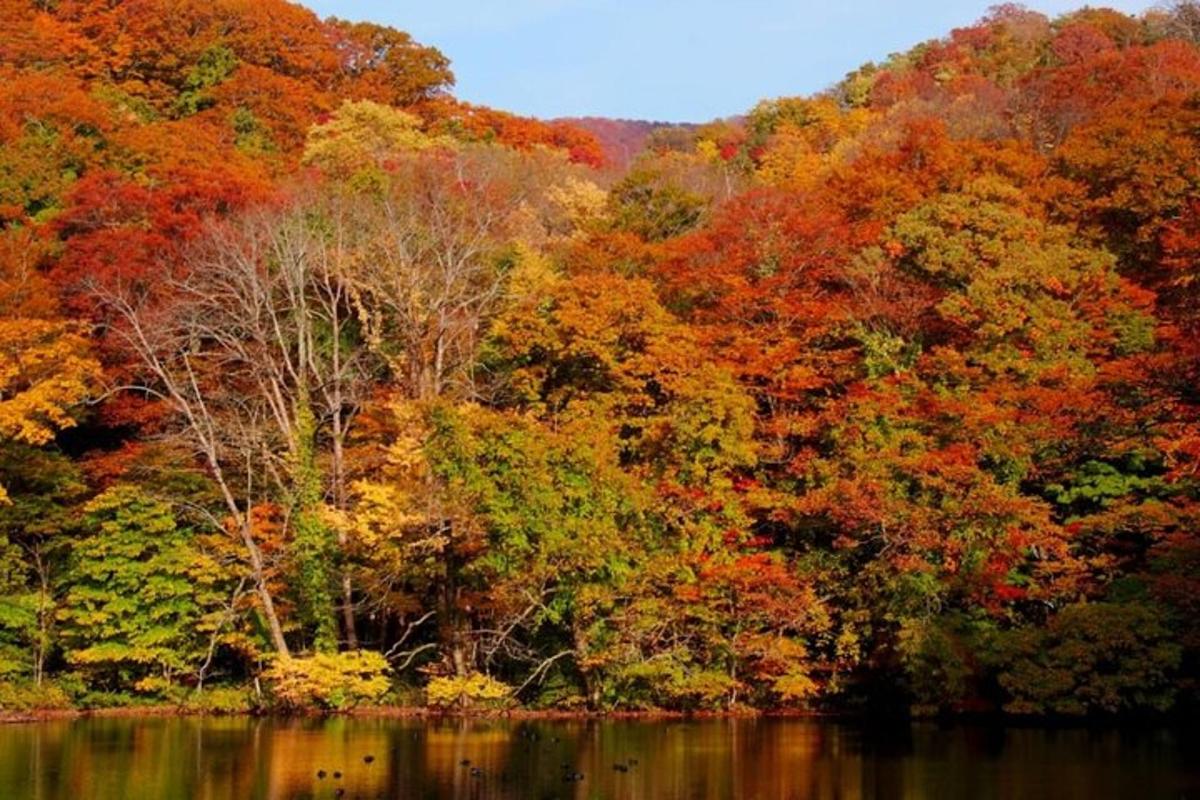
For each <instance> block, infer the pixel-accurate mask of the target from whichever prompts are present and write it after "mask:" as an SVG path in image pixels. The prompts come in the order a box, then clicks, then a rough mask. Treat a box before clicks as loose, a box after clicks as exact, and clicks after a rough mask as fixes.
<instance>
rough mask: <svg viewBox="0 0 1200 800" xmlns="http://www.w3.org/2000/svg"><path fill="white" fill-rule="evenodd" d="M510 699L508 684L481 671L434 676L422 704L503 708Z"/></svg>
mask: <svg viewBox="0 0 1200 800" xmlns="http://www.w3.org/2000/svg"><path fill="white" fill-rule="evenodd" d="M511 700H512V688H511V687H509V686H506V685H504V684H503V683H501V682H500V681H498V680H496V679H495V678H493V677H491V676H490V675H484V674H483V673H480V672H473V673H471V674H469V675H464V676H461V677H457V676H441V677H436V678H433V679H431V680H430V681H429V683H428V684H426V686H425V703H426V704H427V705H429V706H431V707H433V708H440V709H480V708H484V709H497V708H504V707H505V706H507V705H508V704H509V703H510V702H511Z"/></svg>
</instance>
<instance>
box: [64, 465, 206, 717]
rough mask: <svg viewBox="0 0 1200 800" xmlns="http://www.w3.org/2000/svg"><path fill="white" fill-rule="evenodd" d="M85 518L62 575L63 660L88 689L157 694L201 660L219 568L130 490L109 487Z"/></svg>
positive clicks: (160, 507) (160, 508)
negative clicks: (83, 678) (86, 680)
mask: <svg viewBox="0 0 1200 800" xmlns="http://www.w3.org/2000/svg"><path fill="white" fill-rule="evenodd" d="M85 511H86V512H87V515H88V516H87V518H86V520H85V527H84V530H83V532H82V535H81V536H79V537H78V538H76V539H75V540H74V541H73V542H72V543H71V556H70V562H69V566H68V568H67V570H66V572H65V574H64V575H63V576H62V581H63V585H64V593H63V603H62V607H61V608H60V610H59V612H58V618H59V622H60V626H61V642H62V646H63V648H64V651H65V655H66V659H67V661H68V662H69V663H71V664H72V665H73V666H75V667H77V668H79V669H80V670H81V671H82V672H84V674H85V675H87V676H89V682H91V683H92V685H93V686H97V687H100V686H106V687H108V688H113V689H119V690H123V689H128V688H132V689H135V690H137V691H140V692H147V693H156V692H161V691H165V690H167V689H169V688H170V687H171V686H173V685H174V684H175V683H176V682H177V681H178V680H179V679H180V678H181V677H183V676H187V675H190V674H192V673H193V672H194V671H196V670H197V668H198V667H199V665H200V663H201V662H202V661H203V658H204V652H205V651H204V646H205V644H206V642H205V640H204V638H203V634H204V633H205V627H206V625H211V624H212V622H211V620H206V619H205V617H206V615H208V614H209V613H211V612H212V611H213V608H214V606H215V605H216V603H217V601H218V599H219V597H220V580H221V577H222V575H221V571H220V570H219V569H218V568H217V565H216V564H215V562H214V561H213V560H212V559H210V558H208V557H206V556H205V554H203V553H202V552H200V551H199V550H197V549H196V548H195V546H194V545H193V544H192V537H191V534H190V532H189V531H187V530H186V529H182V528H180V527H179V526H178V524H177V523H176V520H175V518H174V516H173V515H172V514H171V512H170V509H169V508H168V507H167V506H166V505H165V504H163V503H162V502H159V501H155V500H152V499H150V498H147V497H145V496H143V495H142V493H141V492H140V491H139V490H138V489H137V488H136V487H133V486H115V487H113V488H111V489H109V490H108V491H106V492H104V493H103V494H101V495H100V496H99V497H97V498H95V499H94V500H92V501H91V502H90V503H88V504H87V505H86V506H85Z"/></svg>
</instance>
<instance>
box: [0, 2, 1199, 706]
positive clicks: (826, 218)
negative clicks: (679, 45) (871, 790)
mask: <svg viewBox="0 0 1200 800" xmlns="http://www.w3.org/2000/svg"><path fill="white" fill-rule="evenodd" d="M1196 20H1200V7H1198V6H1197V5H1196V4H1195V3H1192V2H1180V3H1176V4H1173V5H1172V6H1170V7H1169V8H1164V9H1157V10H1154V11H1152V12H1148V13H1146V14H1144V15H1142V16H1137V17H1134V16H1128V15H1124V14H1121V13H1118V12H1115V11H1111V10H1103V9H1091V8H1085V9H1083V10H1080V11H1077V12H1073V13H1070V14H1066V15H1063V16H1061V17H1058V18H1055V19H1050V18H1048V17H1046V16H1044V15H1042V14H1038V13H1036V12H1033V11H1029V10H1026V9H1024V8H1021V7H1018V6H1012V5H1005V6H1000V7H997V8H995V9H993V10H992V12H990V13H989V15H988V16H986V17H985V18H984V19H982V20H980V21H979V22H978V23H976V24H974V25H971V26H969V27H965V28H962V29H958V30H954V31H951V32H949V33H948V34H947V35H946V36H945V37H943V38H939V39H936V40H932V41H928V42H924V43H920V44H916V45H915V46H914V47H913V48H911V49H910V50H908V51H906V52H904V53H899V54H894V55H892V56H888V57H887V58H886V59H884V60H882V61H881V62H880V63H875V64H867V65H864V66H863V67H861V68H860V69H858V70H856V71H854V72H853V73H852V74H850V75H848V76H847V77H846V78H845V79H844V80H843V81H841V82H839V83H838V84H837V85H836V86H834V87H832V88H831V89H830V90H828V91H826V92H822V93H819V94H817V95H814V96H808V97H782V98H773V99H766V100H764V101H762V102H761V103H759V104H758V105H756V106H755V107H754V108H752V109H748V110H747V111H746V113H745V114H743V115H741V116H738V117H735V118H731V119H728V120H718V121H714V122H711V123H707V124H704V125H697V126H665V125H661V124H659V123H650V122H636V121H634V122H631V121H622V120H603V119H594V118H585V119H578V120H565V121H555V122H542V121H537V120H532V119H527V118H522V117H520V116H516V115H512V114H509V113H506V112H504V111H502V110H496V109H490V108H485V107H480V106H472V105H468V104H466V103H463V102H461V101H459V100H457V99H456V98H455V97H454V96H453V93H452V89H453V73H452V70H451V65H450V64H449V63H448V62H447V60H446V58H445V57H444V56H443V55H442V54H441V53H439V52H438V51H437V50H436V49H433V48H430V47H428V46H424V45H422V44H420V43H417V42H415V41H413V40H412V39H411V37H409V36H408V35H407V34H405V33H403V32H401V31H398V30H395V29H392V28H387V27H383V26H377V25H372V24H366V23H361V24H360V23H355V24H350V23H346V22H341V21H338V20H332V19H331V20H321V19H318V18H317V17H316V16H315V15H314V14H312V13H311V12H309V11H308V10H306V9H304V8H302V7H301V6H298V5H294V4H291V3H286V2H283V0H262V1H261V2H253V3H250V2H244V1H243V0H124V1H123V2H109V1H108V0H105V1H104V2H100V1H99V0H59V2H56V3H45V2H32V0H0V565H3V569H0V710H13V709H18V710H20V709H29V708H66V707H77V708H94V707H106V706H121V705H142V704H147V703H169V704H173V705H174V706H176V707H182V708H191V709H195V710H221V711H230V710H235V711H247V710H251V709H255V710H266V709H277V710H287V711H295V710H300V709H314V708H315V709H321V710H326V711H329V710H335V711H336V710H343V709H346V708H349V707H353V706H355V705H366V704H377V703H385V702H387V703H397V704H399V703H407V704H413V703H425V704H427V705H429V706H431V707H434V708H438V709H443V710H445V709H452V710H463V709H468V710H471V709H473V710H499V709H507V708H511V707H513V706H518V705H523V706H528V707H532V708H539V709H559V710H571V711H580V710H605V711H607V710H616V709H633V710H647V709H671V710H678V711H688V712H690V711H697V710H726V711H743V710H748V709H760V710H763V709H772V710H773V709H790V710H801V709H802V710H847V709H851V710H863V709H866V710H870V711H904V712H910V713H914V714H937V713H944V714H954V713H965V712H994V713H997V714H1001V713H1003V714H1013V715H1022V716H1033V717H1044V718H1052V717H1064V716H1068V717H1079V716H1087V715H1093V716H1102V715H1122V714H1124V715H1158V714H1165V713H1180V714H1185V713H1190V712H1191V711H1194V710H1195V708H1196V706H1197V703H1198V702H1200V693H1198V688H1200V687H1198V686H1197V684H1196V682H1195V675H1196V674H1197V672H1196V670H1197V666H1198V665H1200V626H1198V621H1200V607H1198V601H1197V598H1200V534H1198V531H1200V526H1198V524H1197V522H1198V521H1200V395H1198V394H1197V392H1196V388H1195V387H1196V386H1197V383H1198V381H1200V351H1198V349H1197V347H1198V344H1197V343H1198V342H1200V337H1197V335H1196V333H1197V331H1198V329H1200V316H1198V311H1200V297H1198V296H1197V287H1200V274H1198V265H1200V33H1198V31H1200V25H1196V24H1195V22H1196ZM251 687H254V690H253V691H252V690H251ZM202 690H203V691H202Z"/></svg>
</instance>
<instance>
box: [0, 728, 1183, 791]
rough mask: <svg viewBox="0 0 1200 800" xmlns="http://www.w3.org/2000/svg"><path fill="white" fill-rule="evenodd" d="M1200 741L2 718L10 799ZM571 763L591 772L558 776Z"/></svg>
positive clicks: (968, 765)
mask: <svg viewBox="0 0 1200 800" xmlns="http://www.w3.org/2000/svg"><path fill="white" fill-rule="evenodd" d="M1195 745H1196V741H1195V738H1194V735H1192V734H1183V733H1180V732H1178V731H1172V730H1165V729H1149V728H1147V729H1145V730H1139V731H1134V732H1124V733H1122V732H1118V731H1088V730H1085V729H1057V730H1055V729H1038V728H1023V729H1022V728H1002V727H985V726H976V727H972V726H963V725H954V726H949V725H947V726H939V725H936V724H925V723H920V724H914V725H907V724H877V725H872V724H850V723H833V722H821V721H813V720H779V719H711V720H693V721H686V720H663V721H657V722H651V721H620V720H618V721H597V720H579V721H570V722H542V721H538V722H526V721H510V720H495V721H481V720H474V721H467V720H440V721H431V722H429V723H425V722H422V721H417V720H395V719H384V718H365V719H346V718H335V719H294V720H262V719H251V718H245V717H233V718H205V719H201V718H190V719H170V718H162V719H157V718H150V719H93V720H80V721H76V722H52V723H43V724H36V725H9V726H0V795H3V796H5V797H9V796H11V797H14V798H25V797H30V798H38V799H39V800H117V799H118V798H119V799H120V800H158V799H159V798H162V799H163V800H174V799H175V798H179V800H183V799H184V798H187V799H188V800H191V798H196V799H197V800H225V799H226V798H239V800H240V799H242V798H261V799H262V800H293V799H295V798H305V797H311V798H325V797H334V792H335V790H336V789H337V788H339V787H340V788H343V789H345V795H344V796H345V797H346V798H353V797H366V798H376V797H387V798H407V797H414V798H416V797H420V798H540V797H560V798H567V797H576V798H588V797H593V796H599V797H605V798H612V800H625V799H628V800H633V798H675V797H678V798H696V799H697V800H709V799H710V798H712V799H715V798H729V797H761V798H789V797H796V798H809V797H812V798H841V799H842V800H859V799H860V798H874V797H888V798H901V799H903V798H912V799H913V800H920V799H921V798H934V797H948V796H971V797H994V798H1001V799H1003V798H1018V797H1024V796H1030V795H1033V794H1038V795H1046V794H1049V795H1055V796H1058V795H1061V796H1087V797H1090V798H1107V797H1113V798H1116V797H1124V796H1132V795H1137V796H1171V795H1178V794H1179V793H1180V792H1181V791H1185V790H1186V789H1187V787H1193V786H1195V785H1196V784H1197V782H1198V781H1200V774H1198V773H1197V768H1196V767H1195V766H1194V765H1192V764H1191V763H1190V760H1189V754H1190V753H1192V752H1194V747H1195ZM366 755H371V756H374V760H373V761H372V762H371V763H369V764H368V763H365V762H364V756H366ZM464 761H465V762H468V763H466V764H464V763H463V762H464ZM615 764H621V765H622V766H623V767H625V768H626V769H622V770H617V769H614V765H615ZM318 770H325V772H326V777H325V778H324V779H323V780H321V779H318V778H317V771H318ZM335 772H340V773H341V778H340V779H337V780H335V779H334V777H333V774H334V773H335ZM565 772H580V773H583V775H584V779H583V780H581V781H576V782H567V781H564V779H563V776H564V773H565Z"/></svg>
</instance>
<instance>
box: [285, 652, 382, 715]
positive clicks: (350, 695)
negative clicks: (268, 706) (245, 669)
mask: <svg viewBox="0 0 1200 800" xmlns="http://www.w3.org/2000/svg"><path fill="white" fill-rule="evenodd" d="M388 672H389V668H388V663H387V659H385V658H384V657H383V656H382V655H380V654H379V653H375V652H371V651H368V650H355V651H352V652H349V653H318V654H317V655H314V656H309V657H306V658H277V659H276V660H275V662H274V663H273V664H271V666H270V668H269V669H268V670H267V671H266V672H265V673H264V675H263V678H264V679H265V681H266V684H267V689H268V691H269V692H270V694H271V697H272V699H273V700H274V701H275V703H276V704H277V705H278V706H280V707H281V708H285V709H293V710H299V709H322V710H326V711H342V710H345V709H349V708H354V707H355V706H359V705H363V704H368V705H369V704H374V703H378V702H379V701H380V700H382V699H383V696H384V695H385V694H387V691H388V688H389V687H390V683H389V681H388Z"/></svg>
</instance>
